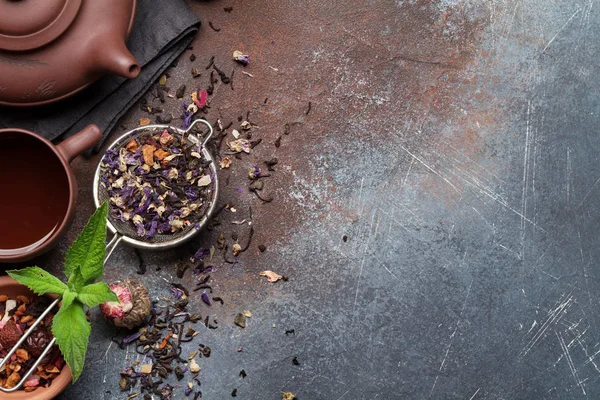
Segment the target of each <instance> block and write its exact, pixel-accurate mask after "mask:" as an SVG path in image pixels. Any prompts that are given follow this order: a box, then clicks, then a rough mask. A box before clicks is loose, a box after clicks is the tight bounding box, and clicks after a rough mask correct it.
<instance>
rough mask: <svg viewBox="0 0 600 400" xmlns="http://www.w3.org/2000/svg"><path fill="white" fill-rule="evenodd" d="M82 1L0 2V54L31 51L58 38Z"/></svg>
mask: <svg viewBox="0 0 600 400" xmlns="http://www.w3.org/2000/svg"><path fill="white" fill-rule="evenodd" d="M81 1H82V0H0V50H13V51H14V50H17V51H25V50H32V49H35V48H38V47H41V46H44V45H45V44H48V43H50V42H51V41H52V40H54V39H56V38H57V37H59V36H60V35H61V34H62V33H63V32H64V31H65V30H66V29H67V28H68V27H69V26H70V25H71V23H72V22H73V20H74V19H75V17H76V16H77V12H78V11H79V8H80V6H81Z"/></svg>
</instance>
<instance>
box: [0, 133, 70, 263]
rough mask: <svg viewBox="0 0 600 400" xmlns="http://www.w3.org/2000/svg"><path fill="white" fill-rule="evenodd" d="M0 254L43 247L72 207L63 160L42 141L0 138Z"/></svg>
mask: <svg viewBox="0 0 600 400" xmlns="http://www.w3.org/2000/svg"><path fill="white" fill-rule="evenodd" d="M0 185H1V186H0V187H1V188H2V189H1V190H0V192H1V194H0V255H11V254H19V253H22V252H23V251H29V250H33V249H35V248H36V247H38V246H40V245H41V244H43V243H44V242H45V241H46V240H47V239H48V238H49V237H50V236H52V234H53V233H54V232H55V231H56V230H57V229H58V228H59V226H60V224H61V223H62V221H63V220H64V219H65V216H66V214H67V209H68V207H69V195H70V190H69V179H68V175H67V172H66V171H65V167H64V166H63V164H62V162H61V161H60V159H59V158H58V157H57V156H56V154H55V153H54V152H53V151H52V149H51V148H49V147H48V146H47V145H46V144H44V143H43V142H41V141H40V140H38V139H36V138H34V137H32V136H29V135H24V134H20V133H14V134H7V135H3V136H0Z"/></svg>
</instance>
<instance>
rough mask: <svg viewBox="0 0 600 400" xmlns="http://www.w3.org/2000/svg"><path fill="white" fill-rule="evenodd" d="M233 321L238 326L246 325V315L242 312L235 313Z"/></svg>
mask: <svg viewBox="0 0 600 400" xmlns="http://www.w3.org/2000/svg"><path fill="white" fill-rule="evenodd" d="M233 323H234V324H236V325H237V326H239V327H240V328H245V327H246V316H245V315H244V314H242V313H237V315H236V316H235V318H234V319H233Z"/></svg>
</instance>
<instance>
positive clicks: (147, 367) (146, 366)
mask: <svg viewBox="0 0 600 400" xmlns="http://www.w3.org/2000/svg"><path fill="white" fill-rule="evenodd" d="M140 372H141V373H142V374H146V375H147V374H149V373H151V372H152V364H142V368H141V369H140Z"/></svg>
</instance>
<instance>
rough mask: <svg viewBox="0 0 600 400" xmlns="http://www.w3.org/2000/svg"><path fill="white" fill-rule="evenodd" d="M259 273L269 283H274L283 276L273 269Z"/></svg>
mask: <svg viewBox="0 0 600 400" xmlns="http://www.w3.org/2000/svg"><path fill="white" fill-rule="evenodd" d="M259 275H260V276H264V277H266V278H267V280H268V281H269V282H271V283H275V282H277V281H278V280H280V279H282V278H283V277H282V276H281V275H279V274H278V273H276V272H273V271H262V272H261V273H260V274H259Z"/></svg>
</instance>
